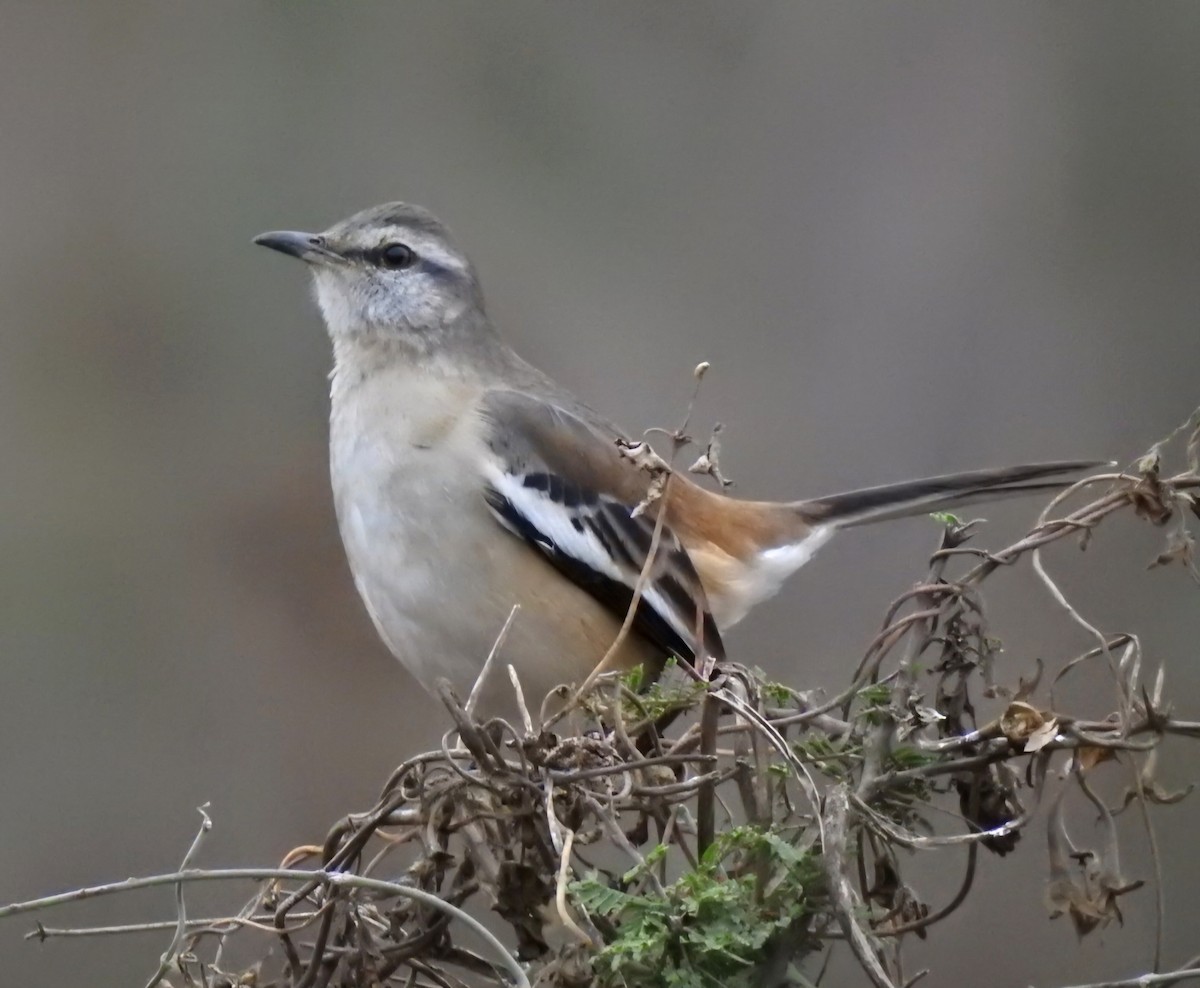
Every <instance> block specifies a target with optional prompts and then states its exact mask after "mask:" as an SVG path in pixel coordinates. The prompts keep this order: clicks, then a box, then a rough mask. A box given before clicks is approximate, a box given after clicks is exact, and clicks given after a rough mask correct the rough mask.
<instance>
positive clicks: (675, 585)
mask: <svg viewBox="0 0 1200 988" xmlns="http://www.w3.org/2000/svg"><path fill="white" fill-rule="evenodd" d="M480 410H481V413H482V415H483V418H484V421H485V423H486V431H485V436H486V441H487V446H488V449H489V451H490V453H491V455H490V456H489V457H488V459H487V461H486V462H485V464H484V466H483V470H484V477H485V481H486V487H485V494H484V496H485V498H486V500H487V504H488V507H489V508H490V509H491V511H492V514H493V515H494V516H495V517H496V520H497V521H498V522H499V523H500V524H501V525H503V526H504V527H505V528H506V529H508V530H509V531H510V532H511V533H512V534H513V535H515V536H516V537H517V538H519V539H521V540H522V541H524V542H525V543H527V544H528V545H529V546H530V547H531V549H533V550H534V551H536V552H538V553H540V554H541V555H542V556H544V557H545V558H546V560H547V561H548V562H550V563H551V564H552V565H553V566H554V567H555V568H556V569H558V571H559V572H560V573H562V575H563V576H565V577H566V578H567V579H570V580H572V581H573V582H575V583H576V584H578V585H579V586H580V587H582V588H583V589H584V590H586V591H587V592H588V593H589V594H591V595H592V596H593V597H594V598H596V600H598V601H600V603H602V604H603V605H605V606H606V607H608V608H609V609H610V610H612V612H613V613H614V614H615V615H616V616H617V617H618V618H624V616H625V615H626V613H627V612H628V609H629V606H630V604H631V602H632V600H633V594H634V587H635V585H636V584H637V581H638V577H639V574H641V572H642V570H643V569H644V568H645V566H646V560H647V557H648V556H649V555H650V549H651V545H652V542H653V538H654V529H655V515H656V512H645V513H641V514H635V509H636V507H637V506H638V504H639V503H640V502H641V501H642V500H643V499H644V498H645V497H646V494H647V489H648V487H649V484H650V481H651V477H650V475H649V474H647V473H646V472H644V471H643V470H641V469H639V468H638V467H637V466H636V465H635V464H634V463H633V462H632V461H631V460H630V459H629V458H628V457H626V456H625V455H623V454H622V453H621V452H620V450H619V449H618V447H617V439H618V436H617V434H616V432H615V430H614V431H613V432H612V433H608V432H606V431H605V429H603V428H601V427H600V426H598V425H595V424H593V423H591V422H589V421H586V420H585V418H583V417H582V416H581V415H580V414H576V413H575V412H572V411H570V410H568V409H566V408H564V407H562V405H561V404H559V403H556V402H553V401H548V400H546V399H543V398H540V397H538V396H535V395H531V394H528V393H526V392H522V391H513V390H494V391H489V392H487V393H486V394H485V395H484V396H483V399H482V401H481V404H480ZM668 496H669V494H668ZM633 627H634V629H635V630H636V631H637V632H638V633H639V634H641V635H642V636H644V637H645V638H647V639H649V640H650V641H652V642H654V643H655V644H656V645H658V646H660V647H661V648H662V649H663V650H664V652H667V653H670V654H672V655H675V656H677V657H679V658H680V659H682V660H684V661H687V662H692V663H694V662H696V661H697V659H698V658H701V659H706V658H714V659H718V660H719V659H721V658H723V657H724V653H723V650H722V646H721V638H720V633H719V632H718V630H717V626H716V623H715V622H714V620H713V617H712V613H711V611H710V609H709V604H708V600H707V597H706V595H705V591H704V587H703V585H702V584H701V582H700V578H699V576H698V575H697V573H696V568H695V566H694V565H693V564H692V560H691V558H690V557H689V556H688V553H687V551H686V549H685V548H684V547H683V545H682V544H681V543H680V541H679V539H678V537H677V536H676V534H675V533H674V532H673V531H672V530H671V529H670V528H669V527H668V526H667V525H666V524H664V525H663V526H662V529H661V531H660V533H659V542H658V546H657V548H656V549H655V552H654V559H653V563H652V565H651V567H650V570H649V572H648V575H647V579H646V580H645V583H644V585H643V589H642V595H641V599H640V601H639V604H638V608H637V611H636V614H635V616H634V624H633Z"/></svg>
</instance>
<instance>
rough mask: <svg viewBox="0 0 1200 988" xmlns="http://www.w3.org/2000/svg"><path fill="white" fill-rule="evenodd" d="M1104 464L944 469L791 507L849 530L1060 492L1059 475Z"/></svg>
mask: <svg viewBox="0 0 1200 988" xmlns="http://www.w3.org/2000/svg"><path fill="white" fill-rule="evenodd" d="M1106 465H1108V464H1106V463H1104V462H1103V461H1097V460H1062V461H1058V462H1054V463H1030V464H1026V465H1024V466H1019V467H1003V468H1000V469H997V470H972V471H970V472H969V473H948V474H945V475H943V476H940V477H927V478H925V479H924V480H908V481H904V482H903V483H899V484H885V485H883V486H882V487H864V488H862V489H861V490H857V491H847V492H846V493H845V494H832V495H830V496H829V497H818V498H814V499H812V500H810V501H799V502H797V503H795V504H794V505H792V507H793V508H794V509H795V510H796V511H797V513H798V514H799V515H800V516H801V517H802V518H803V519H804V520H805V521H806V522H808V523H809V524H813V525H832V526H833V527H835V528H851V527H853V526H855V525H869V524H871V523H872V522H877V521H886V520H887V519H889V518H904V517H907V516H909V515H920V514H925V513H927V512H930V511H939V510H942V509H947V508H954V507H959V506H961V505H966V504H974V503H975V502H978V501H995V500H999V499H1000V498H1004V497H1012V496H1016V495H1020V494H1037V493H1041V492H1046V491H1056V490H1062V488H1064V487H1066V486H1067V485H1068V484H1069V483H1071V481H1070V480H1068V479H1064V478H1065V476H1066V475H1067V474H1075V473H1079V472H1081V471H1083V470H1090V469H1092V468H1094V467H1100V466H1106ZM1048 478H1059V479H1055V480H1051V479H1048Z"/></svg>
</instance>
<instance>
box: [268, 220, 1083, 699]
mask: <svg viewBox="0 0 1200 988" xmlns="http://www.w3.org/2000/svg"><path fill="white" fill-rule="evenodd" d="M254 243H256V244H259V245H261V246H264V247H268V248H271V249H272V250H275V251H279V252H281V253H283V254H286V255H290V256H292V257H295V258H299V259H300V260H301V261H303V262H304V263H305V265H306V266H307V268H308V270H309V272H310V274H311V276H312V283H313V288H314V291H315V296H316V301H317V305H318V307H319V309H320V311H321V314H322V316H323V318H324V322H325V325H326V328H327V330H328V335H329V337H330V340H331V342H332V351H333V370H332V372H331V374H330V422H329V440H330V444H329V445H330V449H329V455H330V478H331V486H332V493H333V500H334V507H335V511H336V515H337V522H338V527H339V530H340V533H341V537H342V541H343V544H344V547H345V551H346V556H347V559H348V561H349V566H350V571H351V573H352V575H353V578H354V583H355V586H356V587H357V589H358V592H359V595H360V596H361V598H362V600H363V603H364V604H365V606H366V610H367V612H368V613H369V615H370V617H371V620H372V621H373V622H374V625H375V628H376V630H377V631H378V633H379V635H380V637H381V638H382V640H383V642H384V643H385V645H386V646H387V647H388V649H389V650H390V651H391V652H392V654H393V655H395V657H396V658H397V659H399V660H400V662H401V663H402V664H403V665H404V666H405V667H406V668H407V669H408V671H409V672H410V673H411V674H412V675H413V676H414V677H415V679H416V680H417V681H418V682H419V683H420V684H421V686H423V687H424V688H425V689H426V690H427V691H429V692H430V693H431V694H436V692H437V691H438V689H439V684H440V683H442V682H443V681H448V682H449V683H450V685H451V686H452V687H453V689H454V690H455V692H456V693H457V694H458V695H460V696H466V695H467V694H468V693H473V695H474V697H475V704H476V706H475V707H474V709H475V710H476V711H477V712H478V713H479V715H480V716H485V715H487V716H513V715H514V710H515V709H516V707H515V704H516V699H515V691H514V688H513V685H512V683H511V682H510V676H509V675H508V673H507V667H509V666H511V667H512V668H513V669H514V670H515V672H516V677H517V679H518V681H519V682H520V685H521V691H522V694H523V696H524V699H525V701H526V704H527V709H531V710H534V711H536V710H539V709H540V705H541V704H542V703H543V702H544V701H546V699H547V698H553V697H555V696H561V695H562V694H563V690H562V687H563V685H564V684H566V685H571V684H574V685H576V686H578V685H579V684H581V683H583V682H586V681H588V679H589V677H591V676H592V675H593V674H594V673H595V671H596V669H597V667H598V666H599V665H600V663H601V662H602V661H603V662H604V666H605V668H606V669H607V668H612V669H616V670H629V669H632V668H634V667H637V666H639V665H641V666H643V667H644V669H645V670H646V671H647V673H648V674H649V675H650V676H651V677H652V676H654V675H657V674H658V673H659V672H661V670H662V668H663V665H664V663H666V662H667V660H668V659H672V658H673V659H675V660H676V661H679V662H681V663H685V664H687V665H688V666H689V667H690V668H697V667H699V666H706V667H707V668H709V669H710V670H711V669H712V668H713V667H714V665H715V664H719V663H720V662H723V661H724V660H725V650H724V645H723V636H724V635H725V634H726V633H727V632H728V630H729V629H730V628H732V627H733V626H734V625H736V624H737V623H738V622H739V621H740V620H742V618H743V617H745V615H746V614H747V612H749V611H750V610H751V609H752V608H753V607H754V606H755V605H756V604H759V603H761V602H762V601H764V600H766V599H767V598H769V597H771V596H773V595H774V594H775V593H776V592H777V591H778V590H779V588H780V587H781V586H782V584H783V583H784V581H785V580H786V579H787V578H788V577H789V576H791V575H792V574H793V573H794V572H795V571H796V570H798V569H799V568H800V567H802V566H803V565H805V564H806V563H807V562H809V561H810V560H811V559H812V557H813V556H814V554H815V553H816V552H817V550H818V549H820V548H821V547H822V546H823V545H825V544H826V543H827V542H828V541H829V539H830V538H831V537H832V536H834V535H835V534H837V533H838V532H840V531H842V530H843V529H847V528H852V527H855V526H859V525H864V524H868V523H872V522H877V521H883V520H886V519H892V518H899V517H904V516H909V515H916V514H922V513H927V512H932V511H936V510H939V509H944V508H949V507H954V506H957V505H961V504H965V503H969V502H973V501H980V500H988V499H993V498H998V497H1002V496H1007V495H1012V494H1028V493H1031V492H1037V491H1043V490H1050V489H1061V488H1062V487H1063V486H1064V484H1065V483H1066V481H1064V479H1063V478H1064V477H1066V476H1067V475H1070V474H1073V473H1076V472H1078V471H1080V470H1084V469H1086V468H1088V467H1091V466H1093V465H1095V464H1094V463H1093V462H1092V461H1058V462H1050V463H1034V464H1027V465H1022V466H1014V467H1006V468H1001V469H987V470H976V471H972V472H968V473H955V474H947V475H944V476H938V477H929V478H925V479H920V480H908V481H903V482H900V483H893V484H888V485H886V486H880V487H868V488H864V489H860V490H853V491H849V492H845V493H840V494H833V495H827V496H822V497H816V498H809V499H802V500H796V501H787V502H773V501H755V500H743V499H739V498H735V497H731V496H729V495H727V494H726V493H724V492H723V491H721V492H718V491H716V490H710V489H709V488H707V487H704V486H701V485H700V484H698V483H697V482H695V481H693V480H691V479H690V478H689V477H687V476H685V475H684V474H683V473H680V472H678V471H674V470H669V469H668V470H666V471H665V472H664V471H663V470H662V467H661V461H659V462H660V466H659V467H658V468H657V470H658V472H657V473H656V472H655V470H653V469H652V470H647V469H646V462H645V459H644V457H642V456H640V455H639V454H644V453H645V452H646V449H645V447H644V446H642V445H641V444H640V443H639V442H637V441H631V440H629V438H628V436H627V434H626V433H625V432H623V431H622V430H621V429H620V428H618V427H617V426H616V425H615V424H613V423H612V422H611V421H610V420H609V419H608V418H606V417H605V416H604V415H602V414H600V413H598V412H596V411H593V410H592V409H591V408H590V407H588V406H587V405H586V404H584V403H583V402H582V401H580V400H579V399H578V398H576V397H575V396H574V395H572V394H571V393H570V391H568V390H567V389H565V388H564V387H562V386H561V385H559V384H557V383H556V382H555V381H554V380H552V379H551V378H550V377H549V376H547V375H546V374H544V373H542V372H541V371H540V370H538V369H537V368H535V367H534V366H532V365H531V364H529V363H527V362H526V361H525V360H524V359H522V358H521V357H520V356H518V354H517V353H516V352H515V351H514V350H513V349H512V348H511V347H510V346H509V345H508V344H507V343H506V342H505V341H504V340H503V339H502V337H501V336H500V334H499V333H498V332H497V330H496V328H495V326H494V325H493V323H492V321H491V320H490V318H489V317H488V314H487V310H486V308H485V305H484V299H483V294H482V291H481V288H480V282H479V278H478V276H477V274H476V271H475V268H474V266H473V265H472V263H471V261H470V260H469V259H468V257H467V255H466V254H464V253H463V251H462V250H461V249H460V248H459V247H458V246H457V244H456V242H455V240H454V239H453V237H452V236H451V234H450V232H449V230H448V229H447V227H446V226H445V225H444V224H443V223H442V222H441V221H440V220H438V219H437V218H436V217H435V216H434V215H433V214H432V213H430V212H429V211H427V210H426V209H424V208H422V207H419V206H416V205H411V204H408V203H403V202H391V203H385V204H383V205H379V206H374V207H371V208H369V209H365V210H363V211H361V212H359V213H356V214H354V215H353V216H351V217H349V218H348V219H345V220H342V221H341V222H339V223H336V224H334V225H333V226H331V227H329V229H327V230H325V231H324V232H323V233H303V232H297V231H292V230H278V231H272V232H268V233H262V234H260V235H258V236H257V237H255V238H254ZM656 485H657V486H656ZM648 563H649V565H648ZM643 571H645V572H644V573H643ZM639 578H640V584H639ZM637 590H640V593H636V594H635V591H637ZM635 596H636V597H637V602H636V607H635V608H631V605H632V604H633V603H634V600H635ZM631 610H632V614H630V612H631ZM626 617H630V618H631V623H630V626H629V628H628V633H627V634H626V635H625V636H624V637H623V638H621V639H620V640H618V631H619V629H620V628H621V625H622V623H623V621H624V620H625V619H626ZM506 627H507V633H506V634H505V635H503V636H502V635H501V632H502V631H503V630H504V629H506ZM614 645H615V648H614ZM497 646H498V648H497ZM494 648H496V656H495V657H496V659H497V661H495V662H491V661H489V657H490V656H492V655H493V649H494ZM485 673H486V675H484V674H485Z"/></svg>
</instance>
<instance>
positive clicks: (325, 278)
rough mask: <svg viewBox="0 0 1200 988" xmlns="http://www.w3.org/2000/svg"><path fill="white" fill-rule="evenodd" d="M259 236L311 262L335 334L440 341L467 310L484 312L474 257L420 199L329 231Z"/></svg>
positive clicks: (360, 215) (393, 205)
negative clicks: (473, 264) (471, 257)
mask: <svg viewBox="0 0 1200 988" xmlns="http://www.w3.org/2000/svg"><path fill="white" fill-rule="evenodd" d="M254 242H255V243H256V244H261V245H262V246H263V247H270V248H271V249H272V250H277V251H280V252H281V253H284V254H289V255H291V256H292V257H298V258H300V260H302V261H304V262H305V263H306V264H307V265H308V267H309V270H310V271H311V273H312V276H313V285H314V287H315V289H316V296H317V302H318V304H319V305H320V306H321V312H322V314H323V315H324V317H325V324H326V326H327V327H328V328H329V333H330V335H331V336H332V337H333V338H334V340H335V341H336V340H338V339H339V338H346V337H354V336H356V335H360V334H363V333H369V334H371V335H378V334H384V335H396V336H398V337H403V338H406V339H407V341H408V342H410V343H413V344H417V345H420V344H421V343H433V342H435V340H434V339H433V337H436V336H437V335H439V334H441V333H444V332H448V331H450V330H451V329H452V328H453V327H454V326H455V325H456V324H458V323H459V322H461V321H462V319H463V316H465V315H470V314H474V313H481V312H482V306H483V299H482V296H481V295H480V291H479V282H478V280H477V279H476V277H475V271H474V269H473V268H472V267H471V263H470V261H469V260H467V258H466V256H465V255H464V254H463V253H462V251H460V250H459V249H458V247H457V246H455V244H454V241H453V239H452V238H451V237H450V233H449V231H448V230H447V229H446V227H445V226H443V225H442V223H441V222H440V221H439V220H437V219H436V218H435V217H434V216H433V215H431V214H430V213H429V212H427V211H426V210H424V209H422V208H420V207H419V206H411V205H408V204H407V203H402V202H392V203H386V204H384V205H382V206H373V207H371V208H370V209H365V210H363V211H362V212H361V213H355V214H354V215H353V216H351V217H350V218H349V219H345V220H342V221H341V222H340V223H336V224H334V225H333V226H331V227H330V228H329V229H328V230H326V231H325V232H324V233H300V232H297V231H294V230H276V231H272V232H270V233H261V234H259V235H258V236H257V237H255V238H254Z"/></svg>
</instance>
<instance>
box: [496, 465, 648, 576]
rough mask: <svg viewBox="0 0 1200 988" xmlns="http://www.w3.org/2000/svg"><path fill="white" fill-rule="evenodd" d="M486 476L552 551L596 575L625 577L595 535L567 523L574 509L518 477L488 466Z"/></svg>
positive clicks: (506, 524)
mask: <svg viewBox="0 0 1200 988" xmlns="http://www.w3.org/2000/svg"><path fill="white" fill-rule="evenodd" d="M486 474H487V479H488V482H489V483H490V484H491V485H492V486H493V487H494V488H495V489H496V490H497V491H498V492H499V493H500V494H502V495H503V496H504V497H505V498H506V499H507V500H508V502H509V504H511V505H512V506H513V508H515V509H516V510H517V512H518V513H519V514H520V515H522V517H524V518H527V519H528V520H529V523H530V524H531V525H532V526H533V527H534V528H536V529H537V530H538V532H540V533H541V534H542V535H543V536H544V537H545V538H546V540H547V541H548V542H550V543H551V544H552V546H553V547H554V548H557V549H558V550H559V551H560V552H565V553H566V554H567V555H568V556H571V557H573V558H574V559H578V560H579V561H580V562H581V563H583V564H585V565H586V566H588V567H590V568H591V569H594V570H595V571H596V572H597V573H602V574H604V575H605V576H608V577H611V578H612V579H614V580H622V581H624V579H625V574H624V573H622V572H621V568H620V567H619V566H618V565H617V563H616V561H615V560H614V559H613V558H612V557H611V556H610V555H609V554H608V552H607V550H606V549H605V548H604V544H603V543H602V542H601V541H600V539H599V538H598V537H597V536H596V534H595V533H594V532H593V531H592V530H591V529H590V528H589V527H588V526H587V525H584V526H582V529H583V530H582V531H580V530H579V529H578V528H576V527H575V526H574V525H572V524H571V519H572V518H576V517H578V512H577V511H576V509H574V508H567V507H564V506H563V505H561V504H559V503H558V502H557V501H553V500H551V499H550V498H549V497H548V496H547V495H546V492H545V491H539V490H535V489H534V488H532V487H526V486H525V484H524V483H523V481H522V479H521V478H520V477H515V476H513V475H512V474H510V473H505V472H504V471H503V470H501V469H500V468H499V467H497V466H494V465H491V464H489V465H488V467H487V468H486ZM496 518H497V519H498V520H499V521H500V523H501V524H503V525H504V527H505V528H507V529H508V530H509V531H510V532H513V533H514V534H515V535H522V534H523V533H521V532H517V531H515V530H514V529H513V527H512V525H510V524H509V523H508V522H507V521H506V520H505V519H504V518H503V516H501V515H499V514H497V515H496Z"/></svg>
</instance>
